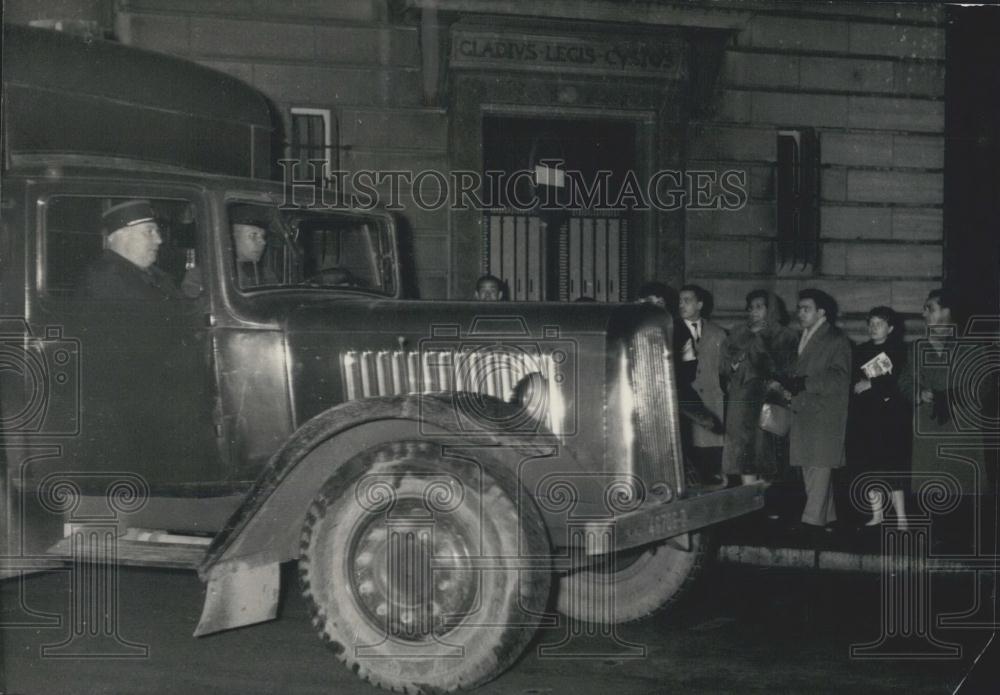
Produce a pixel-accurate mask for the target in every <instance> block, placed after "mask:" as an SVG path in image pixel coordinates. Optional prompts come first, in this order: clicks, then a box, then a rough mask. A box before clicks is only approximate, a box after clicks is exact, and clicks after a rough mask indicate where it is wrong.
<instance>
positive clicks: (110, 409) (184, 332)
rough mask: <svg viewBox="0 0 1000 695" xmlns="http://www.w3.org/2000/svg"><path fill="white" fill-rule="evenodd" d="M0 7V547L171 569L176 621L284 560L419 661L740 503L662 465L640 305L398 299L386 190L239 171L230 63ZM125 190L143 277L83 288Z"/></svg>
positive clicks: (440, 658)
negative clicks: (318, 185)
mask: <svg viewBox="0 0 1000 695" xmlns="http://www.w3.org/2000/svg"><path fill="white" fill-rule="evenodd" d="M4 31H5V37H4V38H5V41H4V92H5V96H6V97H8V98H5V100H4V108H5V113H4V122H5V128H6V132H5V137H4V143H5V152H4V177H3V179H4V186H3V201H2V238H0V253H2V259H3V263H2V269H0V272H2V273H3V294H2V296H0V302H2V315H3V316H4V317H5V318H4V322H3V326H2V335H0V345H2V347H3V353H4V361H5V369H4V370H3V371H2V372H0V379H2V382H0V395H2V400H0V415H2V423H3V459H2V461H3V465H4V475H3V477H2V485H3V487H2V489H0V492H2V494H3V496H4V509H5V518H4V534H3V542H4V544H5V545H4V553H3V554H4V556H5V557H6V558H7V559H6V560H5V565H6V570H7V572H8V574H11V575H15V576H19V575H22V574H23V573H25V572H28V571H32V570H35V569H44V568H46V567H51V566H54V565H53V563H56V562H59V563H63V562H72V561H74V560H76V561H79V560H81V559H83V558H86V557H93V556H95V554H96V556H98V557H99V558H103V559H105V560H108V559H109V558H111V559H113V560H114V562H117V563H126V564H128V563H132V564H141V565H155V566H166V567H187V568H191V569H194V570H196V571H197V572H198V573H199V575H200V577H201V578H202V579H203V580H204V581H205V583H206V598H205V605H204V608H203V613H202V619H201V622H200V624H199V626H198V629H197V631H196V635H204V634H210V633H212V632H217V631H219V630H223V629H230V628H234V627H240V626H243V625H249V624H253V623H257V622H261V621H263V620H267V619H270V618H273V617H275V615H276V613H277V609H278V595H279V585H280V578H281V573H280V571H279V568H280V566H281V565H282V564H283V563H288V562H295V563H298V566H299V575H300V578H301V588H302V591H303V593H304V594H305V596H306V598H307V600H308V601H309V603H310V605H311V606H312V609H313V615H314V620H313V622H314V625H315V627H316V629H317V631H318V632H319V633H320V635H321V636H322V637H323V638H324V639H325V640H326V641H328V642H329V643H330V644H331V646H332V647H333V649H334V652H335V653H336V654H337V656H338V658H339V659H340V660H341V661H344V662H345V663H346V664H348V665H349V666H351V667H352V668H354V669H355V670H356V671H357V672H358V673H359V675H361V676H363V677H366V678H368V679H369V680H371V681H372V682H374V683H376V684H379V685H382V686H384V687H387V688H391V689H403V688H405V689H409V690H412V691H413V692H418V691H421V690H422V689H424V688H430V689H436V690H443V691H450V690H455V689H458V688H468V687H472V686H475V685H477V684H479V683H482V682H485V681H486V680H489V679H490V678H492V677H494V676H496V675H497V674H498V673H500V672H502V671H503V670H504V669H505V668H506V667H507V666H509V665H510V663H512V662H513V660H514V659H516V657H517V656H518V654H519V653H520V652H521V650H522V649H523V648H524V646H525V645H526V644H527V642H528V641H529V640H530V639H531V636H532V635H533V633H534V631H535V628H536V627H537V625H538V624H539V622H540V621H541V620H542V617H543V616H544V615H545V612H546V610H548V609H549V607H550V606H552V605H554V606H556V607H557V610H558V611H559V612H560V613H562V614H564V615H567V616H570V617H573V618H576V619H581V620H585V621H589V622H593V623H603V624H611V623H616V622H623V621H627V620H634V619H637V618H640V617H643V616H645V615H647V614H649V613H651V612H653V611H655V610H658V609H660V608H662V607H664V606H665V605H667V604H669V603H670V602H672V601H673V600H675V599H676V598H677V597H678V596H679V595H680V594H681V593H682V592H683V590H684V589H685V588H686V587H687V586H689V585H690V583H691V582H692V581H693V580H694V579H695V577H696V576H697V574H698V572H699V570H700V569H701V567H702V566H703V564H704V562H705V560H706V558H707V556H708V552H709V548H710V544H709V543H708V540H707V529H709V527H710V526H711V525H712V524H715V523H718V522H720V521H723V520H725V519H729V518H733V517H735V516H738V515H740V514H744V513H747V512H749V511H752V510H754V509H757V508H759V507H760V506H762V504H763V498H762V493H763V487H762V485H748V486H743V487H742V488H735V489H728V490H718V489H707V488H705V487H703V486H700V485H698V484H697V481H694V480H693V479H691V478H690V476H689V474H688V470H687V467H686V465H685V457H684V454H683V451H682V450H681V444H680V436H679V428H680V422H681V417H682V413H681V408H680V404H678V400H677V388H676V382H675V376H674V370H673V355H672V354H671V347H670V346H671V345H672V342H671V332H672V320H671V318H670V317H669V315H668V314H667V313H666V312H664V311H662V310H660V309H658V308H655V307H652V306H647V305H603V304H573V305H566V304H556V303H491V304H483V303H476V302H430V301H419V300H412V299H403V298H402V295H401V287H402V285H403V283H402V273H403V272H404V268H403V264H402V263H401V262H400V258H399V256H398V252H397V243H396V232H395V226H394V222H393V218H392V217H390V216H389V215H387V214H385V213H380V212H371V211H367V212H366V211H358V210H350V209H328V208H326V207H322V206H319V207H318V206H305V205H302V204H299V203H298V202H297V201H295V200H292V199H290V198H289V197H288V196H287V195H286V193H287V191H286V190H285V189H284V187H283V186H281V185H280V184H278V183H275V182H273V181H270V180H268V179H267V178H266V175H265V171H266V169H267V167H266V166H265V164H266V163H267V162H269V161H270V159H271V158H272V155H271V153H270V150H269V149H268V147H269V143H270V140H271V138H272V136H273V133H272V128H271V123H270V120H269V112H268V107H267V104H266V102H265V101H264V100H263V98H262V97H261V96H260V95H258V94H256V93H255V92H254V91H253V90H252V89H250V88H249V87H247V86H245V85H242V84H240V83H238V82H237V81H235V80H233V79H232V78H229V77H226V76H223V75H218V74H216V73H213V72H212V71H210V70H207V69H206V68H203V67H199V66H195V65H191V64H188V63H185V62H184V61H179V60H176V59H173V58H168V57H166V56H160V55H156V54H152V53H148V52H144V51H137V50H135V49H131V48H127V47H123V46H119V45H115V44H111V43H107V42H100V41H91V42H84V41H82V40H75V39H73V38H71V37H66V36H60V35H56V34H53V33H51V32H46V31H43V30H35V29H26V28H13V27H7V28H5V30H4ZM29 55H30V56H31V60H28V56H29ZM207 93H212V94H216V93H220V94H223V95H224V98H220V99H218V100H205V99H204V95H205V94H207ZM67 123H74V124H76V126H77V127H76V128H68V127H67V125H66V124H67ZM129 201H145V202H147V203H148V205H149V206H150V207H151V209H152V210H153V216H154V218H155V222H156V225H157V228H158V230H159V236H160V238H161V244H160V246H159V248H158V251H157V257H156V262H155V263H156V266H157V267H158V268H159V269H160V270H161V271H162V272H163V273H165V274H166V275H167V276H168V277H169V278H170V281H171V283H172V284H173V285H174V286H176V288H177V290H178V292H177V294H176V296H174V297H171V298H169V299H162V300H158V301H151V300H148V299H141V298H136V297H129V296H118V297H113V298H109V297H103V296H102V297H95V296H93V294H92V293H89V292H88V291H87V290H86V286H85V283H84V282H83V279H84V278H85V277H86V275H87V273H88V269H89V268H91V267H92V266H93V264H94V263H95V262H96V261H97V259H98V258H99V257H100V256H101V254H102V253H105V252H106V247H107V236H108V232H109V231H110V230H108V229H106V228H105V226H104V215H105V213H107V211H108V210H110V209H112V208H114V207H115V206H116V205H120V204H122V203H127V202H129ZM247 228H252V230H251V231H252V232H253V234H254V235H255V237H256V239H257V244H258V246H257V250H256V251H254V252H253V253H249V252H247V251H246V250H245V249H244V248H243V243H244V242H243V240H242V238H241V234H243V233H244V232H245V231H247ZM95 524H96V525H98V526H100V527H101V528H103V529H105V533H106V535H105V536H104V538H105V539H106V540H107V541H108V542H110V544H111V545H112V546H113V548H114V552H113V554H111V555H108V552H107V547H108V544H107V543H103V544H96V545H95V544H93V543H92V542H90V541H88V538H90V539H92V538H93V534H90V535H88V533H87V529H88V528H92V527H93V526H94V525H95ZM102 553H103V554H102ZM109 571H112V570H109ZM554 592H557V593H558V595H557V596H556V597H555V600H554V601H550V599H551V598H552V597H553V593H554ZM455 650H458V651H459V652H461V654H462V657H463V658H460V659H455V658H447V657H449V656H454V655H455V654H454V653H455Z"/></svg>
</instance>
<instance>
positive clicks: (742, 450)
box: [719, 290, 798, 484]
mask: <svg viewBox="0 0 1000 695" xmlns="http://www.w3.org/2000/svg"><path fill="white" fill-rule="evenodd" d="M746 310H747V319H746V322H745V323H743V324H741V325H739V326H736V327H735V328H733V330H732V331H731V332H730V333H729V336H728V337H727V338H726V340H725V342H724V343H723V344H722V350H721V352H720V356H719V379H720V382H721V383H722V387H723V390H724V391H725V392H726V417H725V422H726V437H725V444H724V445H723V450H722V471H723V473H724V474H726V475H732V476H735V475H739V476H740V478H741V480H742V482H743V483H744V484H748V483H753V482H756V481H757V480H758V479H759V478H760V477H761V476H763V477H765V478H774V477H776V476H777V474H778V473H779V472H780V470H781V462H782V461H783V460H784V458H785V455H784V452H785V449H786V447H787V442H786V440H785V438H784V437H782V436H780V435H777V434H774V433H772V432H768V431H765V430H764V429H762V428H761V426H760V425H761V408H762V407H763V406H764V405H765V404H768V405H769V406H771V405H775V406H782V405H784V402H783V398H782V395H781V387H780V385H778V384H777V379H778V378H780V377H784V376H786V375H787V374H788V373H789V371H790V370H791V367H792V365H793V363H794V360H795V353H796V349H797V347H798V337H797V336H796V334H795V332H794V331H793V330H792V329H790V328H789V327H788V326H787V324H788V313H787V311H785V307H784V304H783V303H782V302H781V299H780V298H779V297H778V296H777V295H775V294H774V293H772V292H768V291H767V290H754V291H752V292H750V293H749V294H747V296H746Z"/></svg>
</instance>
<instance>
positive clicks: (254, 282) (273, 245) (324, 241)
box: [229, 203, 396, 295]
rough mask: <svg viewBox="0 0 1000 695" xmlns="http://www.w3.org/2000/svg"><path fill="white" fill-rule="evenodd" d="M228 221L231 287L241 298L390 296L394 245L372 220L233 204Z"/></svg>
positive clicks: (377, 222)
mask: <svg viewBox="0 0 1000 695" xmlns="http://www.w3.org/2000/svg"><path fill="white" fill-rule="evenodd" d="M229 221H230V225H231V229H232V234H233V245H232V249H233V268H234V275H233V277H234V284H235V285H236V286H237V287H238V288H239V289H240V290H241V291H243V292H252V291H256V290H259V289H268V288H269V289H280V288H292V287H294V288H309V289H327V288H337V289H348V290H363V291H369V292H377V293H380V294H389V295H391V294H394V293H395V284H396V277H395V267H396V259H395V252H394V244H393V242H392V236H391V233H390V230H389V229H388V228H387V227H386V226H385V225H383V224H382V222H381V221H380V219H379V218H377V217H367V216H362V215H350V214H336V213H327V212H317V211H305V210H282V211H280V212H279V210H278V209H277V208H275V207H273V206H268V205H261V204H252V203H233V204H231V205H230V206H229ZM244 237H245V238H244ZM251 237H253V238H252V239H251ZM258 237H260V239H259V240H256V239H257V238H258ZM251 242H253V243H251Z"/></svg>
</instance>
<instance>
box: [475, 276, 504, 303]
mask: <svg viewBox="0 0 1000 695" xmlns="http://www.w3.org/2000/svg"><path fill="white" fill-rule="evenodd" d="M475 298H476V299H478V300H479V301H481V302H502V301H503V300H504V299H505V297H504V291H503V282H502V281H501V280H500V278H498V277H496V276H495V275H483V276H482V277H480V278H479V279H478V280H476V294H475Z"/></svg>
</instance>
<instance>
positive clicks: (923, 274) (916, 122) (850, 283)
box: [686, 2, 945, 336]
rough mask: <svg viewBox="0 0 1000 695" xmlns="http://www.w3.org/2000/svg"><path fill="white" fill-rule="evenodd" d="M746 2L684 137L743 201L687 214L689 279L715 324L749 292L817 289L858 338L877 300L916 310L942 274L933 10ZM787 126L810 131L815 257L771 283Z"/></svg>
mask: <svg viewBox="0 0 1000 695" xmlns="http://www.w3.org/2000/svg"><path fill="white" fill-rule="evenodd" d="M740 7H743V8H746V7H747V5H742V6H740ZM753 7H755V8H756V9H757V10H758V11H755V12H753V13H752V14H751V16H750V18H749V21H748V22H747V24H746V26H745V27H744V28H743V29H742V30H740V31H738V32H736V34H735V36H734V38H733V40H732V42H731V44H730V45H729V46H728V48H727V50H726V53H725V58H724V65H723V67H722V71H721V78H720V82H721V84H720V86H719V91H718V93H717V97H716V98H717V103H716V104H715V105H714V108H713V109H712V111H711V112H710V113H709V115H708V116H707V117H703V118H701V119H699V120H697V121H695V122H693V123H692V124H691V138H690V140H689V143H688V163H689V166H690V167H692V168H700V167H704V168H709V169H712V168H715V169H725V168H736V169H743V170H746V171H747V172H748V183H749V188H750V200H749V202H748V205H747V206H746V207H745V208H744V209H743V210H740V211H737V212H725V211H708V212H705V211H694V210H692V211H688V213H687V216H686V247H687V261H688V263H687V273H686V274H687V278H688V280H689V281H693V282H698V283H699V284H702V285H704V286H705V287H707V288H708V289H710V290H711V291H713V292H714V294H715V296H716V306H717V307H718V309H717V313H718V316H719V318H720V319H722V320H723V321H724V322H728V321H733V320H738V318H739V316H740V314H741V312H742V309H743V296H744V294H745V293H746V292H747V291H749V290H750V289H753V288H756V287H768V288H776V289H778V290H779V291H780V292H781V293H782V294H783V296H784V298H785V300H786V301H787V302H788V303H789V306H792V305H793V303H794V301H795V294H796V292H797V290H798V289H801V288H802V287H806V286H818V287H821V288H823V289H826V290H827V291H829V292H830V293H831V294H833V295H834V297H835V298H837V300H838V301H839V303H840V306H841V311H842V313H843V314H845V318H846V319H847V321H846V323H847V325H848V328H849V329H851V331H852V333H854V334H855V336H859V335H860V328H861V323H860V321H859V320H858V319H859V318H860V317H861V315H863V313H864V312H866V311H867V310H868V309H869V308H870V307H871V306H873V305H875V304H888V305H890V306H893V307H894V308H896V309H897V310H899V311H903V312H910V313H913V312H919V311H920V307H921V305H922V303H923V299H924V297H925V295H926V293H927V291H928V290H929V289H931V288H933V287H935V286H937V285H938V284H939V282H940V279H941V275H942V204H943V167H944V51H945V33H944V26H943V21H944V16H943V9H942V8H941V7H939V6H934V5H928V6H923V7H920V6H902V5H896V6H892V5H874V6H868V7H865V6H863V5H860V4H852V3H832V4H820V3H815V4H802V3H792V2H767V3H764V2H761V3H754V4H753ZM797 127H806V128H810V127H811V128H815V129H816V130H817V131H818V133H819V135H820V158H821V177H820V178H821V182H820V199H821V208H820V239H821V250H820V254H821V260H820V266H819V269H818V271H817V272H816V273H815V274H814V275H812V276H809V277H796V278H777V277H776V275H775V267H774V253H773V251H771V250H769V249H771V248H772V246H773V244H772V242H773V239H774V236H775V191H774V177H775V161H776V141H777V131H778V130H779V129H784V128H797ZM852 319H853V320H852Z"/></svg>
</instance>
